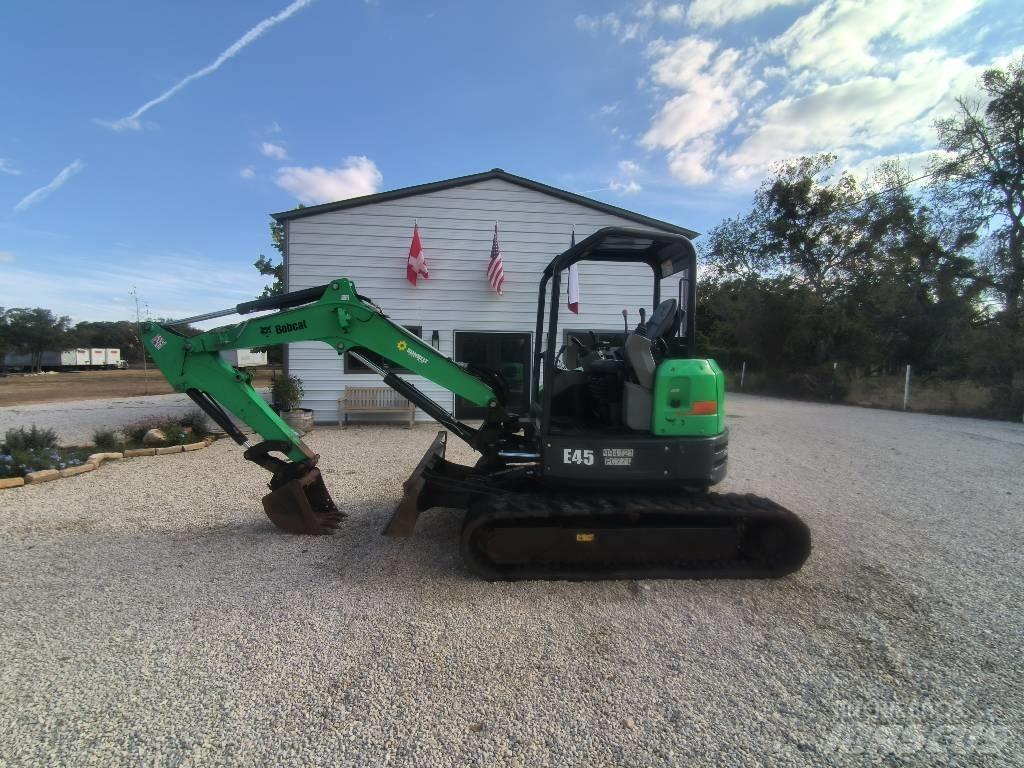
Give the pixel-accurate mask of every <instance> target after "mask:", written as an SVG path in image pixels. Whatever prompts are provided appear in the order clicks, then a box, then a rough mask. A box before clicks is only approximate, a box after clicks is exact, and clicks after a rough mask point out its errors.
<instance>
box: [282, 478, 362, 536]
mask: <svg viewBox="0 0 1024 768" xmlns="http://www.w3.org/2000/svg"><path fill="white" fill-rule="evenodd" d="M263 509H264V511H265V512H266V513H267V517H269V518H270V521H271V522H272V523H273V524H274V525H276V526H277V527H278V528H280V529H282V530H284V531H288V532H289V533H301V534H307V535H312V536H327V535H330V534H332V533H334V531H335V530H336V529H337V527H338V524H339V523H340V522H341V519H342V518H343V517H344V516H345V514H344V513H343V512H342V511H341V510H339V509H338V508H337V506H335V504H334V500H333V499H331V494H330V493H329V492H328V490H327V486H326V485H325V484H324V479H323V477H322V476H321V475H320V470H319V469H317V468H316V467H313V468H311V469H310V470H309V471H308V472H306V473H305V474H304V475H302V476H300V477H296V478H294V479H292V480H288V481H286V482H283V483H281V484H280V485H279V486H278V487H277V488H275V489H274V490H272V491H271V492H270V493H268V494H267V495H266V496H264V497H263Z"/></svg>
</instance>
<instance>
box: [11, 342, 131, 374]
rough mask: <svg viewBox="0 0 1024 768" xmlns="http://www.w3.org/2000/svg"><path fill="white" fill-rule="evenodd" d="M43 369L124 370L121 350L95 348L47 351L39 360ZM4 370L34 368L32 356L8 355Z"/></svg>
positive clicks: (23, 354)
mask: <svg viewBox="0 0 1024 768" xmlns="http://www.w3.org/2000/svg"><path fill="white" fill-rule="evenodd" d="M39 364H40V366H41V367H42V368H46V369H48V370H73V369H79V368H122V367H124V366H123V363H122V362H121V350H120V349H115V348H100V347H94V348H89V349H85V348H82V347H79V348H76V349H65V350H63V351H61V352H55V351H52V350H47V351H46V352H43V354H42V356H41V357H40V359H39ZM3 367H4V368H13V369H15V370H28V369H29V368H31V367H32V355H31V354H29V353H27V352H25V353H22V354H8V355H5V356H4V358H3Z"/></svg>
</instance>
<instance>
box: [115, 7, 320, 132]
mask: <svg viewBox="0 0 1024 768" xmlns="http://www.w3.org/2000/svg"><path fill="white" fill-rule="evenodd" d="M312 2H313V0H294V2H292V3H291V4H290V5H289V6H288V7H287V8H285V9H284V10H283V11H281V12H280V13H276V14H274V15H273V16H270V17H268V18H266V19H264V20H263V21H261V22H260V23H259V24H257V25H256V26H255V27H253V28H252V29H250V30H249V31H248V32H246V33H245V34H244V35H242V36H241V37H240V38H238V40H236V41H235V42H234V43H232V44H231V45H230V46H228V47H227V48H226V49H224V51H222V52H221V53H220V55H219V56H217V58H216V59H214V60H213V62H212V63H210V64H207V65H206V66H205V67H203V68H202V69H199V70H196V71H195V72H193V73H192V74H191V75H188V76H186V77H184V78H182V79H181V80H179V81H178V82H177V83H175V84H174V85H172V86H171V87H170V88H168V89H167V90H166V91H164V92H163V93H161V94H160V95H159V96H157V97H156V98H155V99H150V100H149V101H147V102H146V103H145V104H143V105H142V106H141V107H139V108H138V109H136V110H135V111H134V112H132V113H131V114H130V115H127V116H125V117H122V118H120V119H118V120H96V122H97V123H99V124H100V125H104V126H106V127H107V128H111V129H112V130H115V131H118V132H120V131H129V130H131V131H138V130H141V129H142V121H141V120H140V119H139V118H141V117H142V116H143V115H144V114H145V113H146V112H148V111H149V110H151V109H152V108H153V107H155V106H158V105H160V104H163V103H164V102H165V101H167V100H168V99H169V98H171V97H172V96H174V95H175V94H177V93H178V92H179V91H181V90H182V89H183V88H185V87H186V86H187V85H189V84H190V83H192V82H194V81H196V80H199V79H200V78H203V77H206V76H207V75H209V74H212V73H213V72H216V71H217V70H218V69H220V67H221V65H222V64H224V63H225V62H226V61H228V60H230V59H232V58H234V57H235V56H237V55H238V53H239V52H240V51H241V50H242V49H243V48H245V47H246V46H247V45H249V44H250V43H253V42H255V41H256V40H257V39H259V38H260V37H261V36H262V35H263V33H265V32H266V31H267V30H268V29H270V28H271V27H274V26H276V25H278V24H280V23H281V22H282V21H285V20H286V19H288V18H290V17H291V16H292V15H294V14H295V13H297V12H298V11H301V10H302V9H303V8H305V7H306V6H307V5H309V4H310V3H312Z"/></svg>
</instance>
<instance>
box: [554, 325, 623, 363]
mask: <svg viewBox="0 0 1024 768" xmlns="http://www.w3.org/2000/svg"><path fill="white" fill-rule="evenodd" d="M572 336H575V337H576V338H577V339H579V340H580V341H582V342H583V343H584V344H585V345H587V346H588V347H589V346H590V345H591V344H592V343H593V340H592V338H591V336H590V329H589V328H588V329H579V328H567V329H566V330H564V331H563V332H562V343H563V344H565V352H563V353H562V362H563V363H565V367H566V368H568V369H570V370H572V369H573V368H575V367H576V366H577V364H578V359H577V355H576V352H577V351H578V350H577V348H576V345H575V344H572V343H570V342H569V339H570V338H571V337H572ZM594 336H596V337H597V343H598V344H605V343H606V344H608V345H609V346H611V347H621V346H622V345H623V344H625V343H626V332H625V331H599V330H597V329H596V328H595V329H594Z"/></svg>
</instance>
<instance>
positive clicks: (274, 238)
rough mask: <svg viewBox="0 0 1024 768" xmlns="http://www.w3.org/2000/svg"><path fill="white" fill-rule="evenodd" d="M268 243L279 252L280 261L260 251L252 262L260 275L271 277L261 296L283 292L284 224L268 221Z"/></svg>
mask: <svg viewBox="0 0 1024 768" xmlns="http://www.w3.org/2000/svg"><path fill="white" fill-rule="evenodd" d="M300 207H301V206H300ZM270 244H271V245H272V246H273V247H274V249H275V250H276V251H277V252H278V253H279V254H280V256H281V261H279V262H278V263H277V264H275V263H274V262H273V261H271V260H270V259H268V258H267V257H266V256H264V255H263V254H262V253H261V254H260V257H259V258H258V259H256V261H255V262H253V266H254V267H256V270H257V271H258V272H259V273H260V274H261V275H264V276H266V277H271V278H273V281H272V282H271V283H270V285H268V286H266V287H265V288H264V289H263V292H262V293H261V294H260V297H261V298H262V297H265V296H277V295H278V294H280V293H284V224H281V223H280V222H277V221H274V220H273V219H271V221H270Z"/></svg>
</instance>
